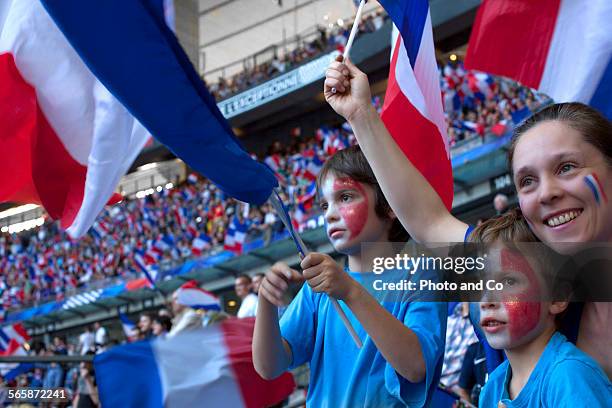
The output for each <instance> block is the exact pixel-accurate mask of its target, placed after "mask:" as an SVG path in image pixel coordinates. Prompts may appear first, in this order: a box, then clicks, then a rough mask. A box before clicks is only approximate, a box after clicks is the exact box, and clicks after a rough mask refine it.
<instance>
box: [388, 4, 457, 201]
mask: <svg viewBox="0 0 612 408" xmlns="http://www.w3.org/2000/svg"><path fill="white" fill-rule="evenodd" d="M380 4H381V5H382V6H383V7H384V8H385V9H386V10H387V13H388V14H389V16H390V17H391V19H392V20H393V23H394V24H395V26H396V27H397V29H398V30H399V34H400V35H398V37H397V41H396V42H395V46H394V48H393V51H392V57H391V68H390V71H389V83H388V85H387V93H386V95H385V103H384V106H383V109H382V114H381V117H382V120H383V121H384V122H385V125H386V127H387V129H388V130H389V133H391V135H392V136H393V138H394V139H395V141H396V143H397V144H398V145H399V147H400V148H401V149H402V151H403V152H404V154H405V155H406V156H407V157H408V159H410V161H411V162H412V164H413V165H414V166H415V167H416V168H417V169H419V171H420V172H421V174H423V176H424V177H425V178H426V179H427V181H429V183H430V184H431V185H432V187H433V188H434V189H435V190H436V191H437V193H438V195H439V196H440V198H441V199H442V201H443V202H444V204H445V205H446V207H447V208H451V205H452V203H453V174H452V167H451V162H450V150H449V141H448V135H447V127H446V121H445V119H444V111H443V108H442V98H441V91H440V76H439V72H438V67H437V64H436V56H435V50H434V43H433V32H432V28H431V27H432V26H431V17H430V15H429V3H428V1H427V0H399V1H398V0H381V1H380Z"/></svg>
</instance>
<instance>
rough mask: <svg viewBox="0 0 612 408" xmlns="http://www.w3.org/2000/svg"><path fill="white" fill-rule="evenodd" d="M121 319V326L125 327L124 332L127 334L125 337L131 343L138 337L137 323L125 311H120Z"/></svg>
mask: <svg viewBox="0 0 612 408" xmlns="http://www.w3.org/2000/svg"><path fill="white" fill-rule="evenodd" d="M119 320H121V327H122V328H123V334H124V335H125V338H126V339H127V340H128V341H129V342H130V343H131V342H133V341H135V340H136V338H137V336H136V335H137V332H136V324H135V323H134V322H133V321H131V320H130V318H129V317H127V316H126V315H125V314H123V313H119Z"/></svg>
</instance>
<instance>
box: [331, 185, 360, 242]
mask: <svg viewBox="0 0 612 408" xmlns="http://www.w3.org/2000/svg"><path fill="white" fill-rule="evenodd" d="M354 192H358V193H359V194H358V196H357V197H351V196H350V194H351V193H354ZM334 193H335V194H336V195H338V196H339V197H340V200H339V201H338V211H339V212H340V216H341V217H342V220H343V221H344V224H345V226H346V228H347V229H348V231H349V233H350V237H349V238H351V239H352V238H355V237H357V236H358V235H359V234H361V231H363V227H364V226H365V224H366V222H367V220H368V196H367V194H366V193H365V190H364V189H363V186H362V185H361V183H359V182H357V181H355V180H353V179H351V178H348V177H343V178H337V179H336V180H335V181H334Z"/></svg>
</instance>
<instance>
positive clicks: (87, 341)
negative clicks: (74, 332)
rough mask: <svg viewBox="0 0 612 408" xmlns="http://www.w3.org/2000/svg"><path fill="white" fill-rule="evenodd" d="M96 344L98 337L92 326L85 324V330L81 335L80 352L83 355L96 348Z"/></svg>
mask: <svg viewBox="0 0 612 408" xmlns="http://www.w3.org/2000/svg"><path fill="white" fill-rule="evenodd" d="M95 344H96V338H95V336H94V333H93V329H92V327H91V326H89V325H87V326H85V331H84V332H83V333H81V335H80V336H79V353H80V354H81V355H84V354H87V352H88V351H91V350H93V349H94V347H95Z"/></svg>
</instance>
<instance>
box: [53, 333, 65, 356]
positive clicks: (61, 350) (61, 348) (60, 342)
mask: <svg viewBox="0 0 612 408" xmlns="http://www.w3.org/2000/svg"><path fill="white" fill-rule="evenodd" d="M53 349H54V350H55V354H59V355H62V356H66V355H68V349H67V348H66V343H65V342H64V339H63V338H61V337H59V336H55V337H54V338H53Z"/></svg>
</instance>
